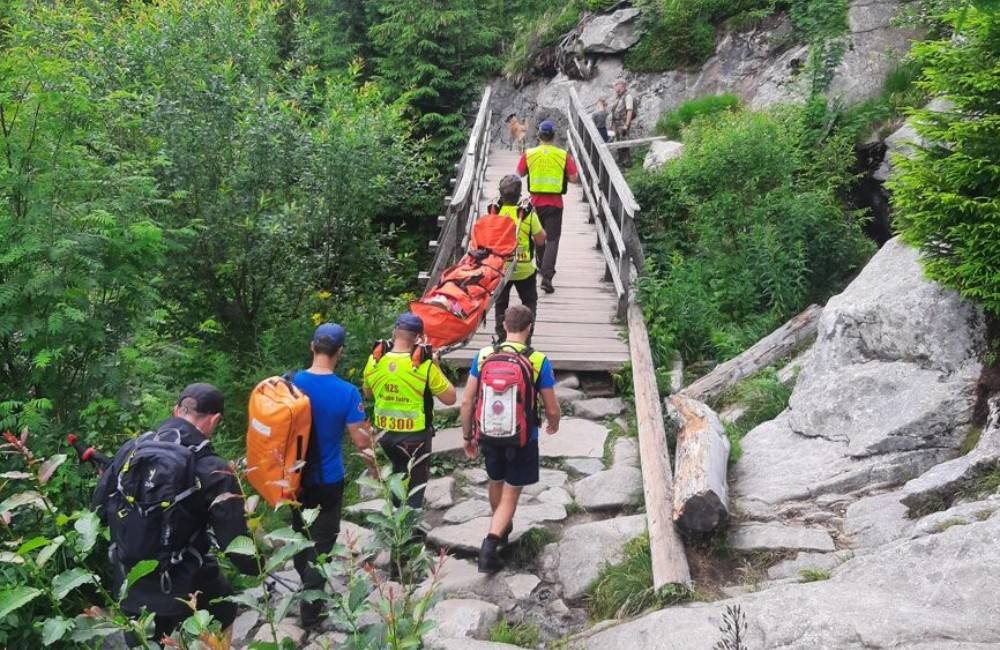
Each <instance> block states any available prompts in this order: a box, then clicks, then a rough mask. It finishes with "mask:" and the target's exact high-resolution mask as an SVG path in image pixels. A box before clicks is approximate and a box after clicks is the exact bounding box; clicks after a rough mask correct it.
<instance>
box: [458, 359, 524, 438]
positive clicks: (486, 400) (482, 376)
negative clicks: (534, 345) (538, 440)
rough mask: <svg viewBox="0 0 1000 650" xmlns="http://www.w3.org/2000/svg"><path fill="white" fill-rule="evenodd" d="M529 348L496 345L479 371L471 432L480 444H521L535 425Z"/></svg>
mask: <svg viewBox="0 0 1000 650" xmlns="http://www.w3.org/2000/svg"><path fill="white" fill-rule="evenodd" d="M531 353H532V350H531V348H525V349H524V350H523V351H518V350H517V349H516V348H514V347H513V346H511V345H504V344H502V343H501V344H500V345H499V346H497V348H496V351H495V352H493V354H491V355H490V356H488V357H486V360H485V361H484V362H483V365H482V367H481V368H480V370H479V391H478V394H477V395H476V410H475V413H476V418H475V421H474V423H473V433H474V434H475V437H476V440H477V441H479V442H480V443H484V444H491V445H497V446H502V447H524V446H526V445H527V444H528V439H529V437H530V435H531V429H532V427H535V426H537V425H538V411H537V406H536V404H537V398H538V391H537V389H536V388H535V369H534V366H532V365H531Z"/></svg>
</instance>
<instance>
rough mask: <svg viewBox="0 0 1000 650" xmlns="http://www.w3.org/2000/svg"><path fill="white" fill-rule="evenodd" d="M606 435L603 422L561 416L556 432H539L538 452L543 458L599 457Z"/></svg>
mask: <svg viewBox="0 0 1000 650" xmlns="http://www.w3.org/2000/svg"><path fill="white" fill-rule="evenodd" d="M607 437H608V428H607V427H606V426H604V425H603V424H598V423H597V422H591V421H590V420H584V419H582V418H563V420H562V421H561V422H560V424H559V431H558V433H555V434H553V435H549V434H547V433H545V431H541V432H539V434H538V452H539V454H541V456H542V457H543V458H563V457H567V456H572V457H576V458H579V457H588V458H601V457H603V456H604V441H605V439H607Z"/></svg>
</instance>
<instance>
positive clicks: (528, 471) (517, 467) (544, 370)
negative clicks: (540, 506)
mask: <svg viewBox="0 0 1000 650" xmlns="http://www.w3.org/2000/svg"><path fill="white" fill-rule="evenodd" d="M534 320H535V315H534V313H533V312H532V311H531V309H529V308H528V307H526V306H524V305H514V306H513V307H508V308H507V311H506V313H505V314H504V320H503V322H504V328H505V329H506V330H507V340H505V341H504V342H503V343H501V344H500V345H498V346H497V347H498V348H503V349H508V350H509V349H513V350H515V351H516V352H518V353H520V354H524V355H527V357H528V360H529V361H531V366H532V368H533V370H534V380H535V390H536V391H537V392H538V395H539V397H540V398H541V402H542V404H543V406H544V409H545V432H546V433H548V434H553V433H555V432H557V431H558V430H559V415H560V409H559V400H558V399H557V398H556V391H555V386H556V379H555V376H554V375H553V373H552V364H551V362H549V360H548V358H547V357H546V356H545V355H544V354H542V353H541V352H537V351H535V350H532V349H531V348H530V347H528V344H527V341H528V339H529V337H530V336H531V329H532V326H533V325H534ZM495 351H496V350H495V349H494V347H493V346H488V347H485V348H483V349H482V350H480V351H479V353H478V354H476V357H475V358H474V359H473V360H472V366H471V367H470V368H469V380H468V382H467V383H466V385H465V393H464V394H463V395H462V408H461V417H462V434H463V436H464V437H465V455H466V456H467V457H468V458H469V460H473V459H475V458H476V456H477V455H478V452H479V450H480V449H479V443H478V442H477V441H476V439H475V438H474V437H473V435H472V428H473V420H474V419H475V413H474V410H475V404H476V397H477V395H478V394H479V374H480V371H481V370H482V367H483V363H484V362H485V361H486V358H487V357H488V356H490V355H491V354H493V353H494V352H495ZM482 452H483V458H484V459H485V461H486V474H487V475H488V476H489V479H490V484H489V493H490V510H492V512H493V516H492V518H491V519H490V530H489V534H488V535H487V536H486V539H484V540H483V544H482V547H481V548H480V550H479V571H480V573H496V572H497V571H499V570H500V569H502V568H503V563H502V562H501V561H500V555H499V553H498V551H499V547H500V546H504V545H506V544H507V540H508V539H509V538H510V533H511V531H513V530H514V523H513V522H514V511H515V510H517V502H518V499H519V498H520V497H521V490H522V489H524V486H526V485H532V484H534V483H537V482H538V474H539V472H538V464H539V460H538V426H537V425H535V426H533V427H532V428H531V432H530V439H529V440H528V444H527V445H525V446H524V447H498V446H494V445H488V444H483V445H482Z"/></svg>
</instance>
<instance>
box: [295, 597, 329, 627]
mask: <svg viewBox="0 0 1000 650" xmlns="http://www.w3.org/2000/svg"><path fill="white" fill-rule="evenodd" d="M322 613H323V603H322V602H320V601H318V600H316V601H313V602H311V603H308V602H306V601H304V600H303V601H302V602H301V603H299V619H300V621H301V623H302V629H303V630H305V631H306V632H309V631H310V630H314V629H317V628H318V627H319V625H320V623H321V621H320V615H321V614H322Z"/></svg>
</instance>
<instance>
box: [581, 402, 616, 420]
mask: <svg viewBox="0 0 1000 650" xmlns="http://www.w3.org/2000/svg"><path fill="white" fill-rule="evenodd" d="M624 410H625V402H623V401H622V399H621V398H620V397H594V398H591V399H581V400H578V401H576V402H573V415H575V416H577V417H581V418H587V419H588V420H603V419H605V418H610V417H613V416H615V415H618V414H619V413H621V412H622V411H624Z"/></svg>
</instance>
